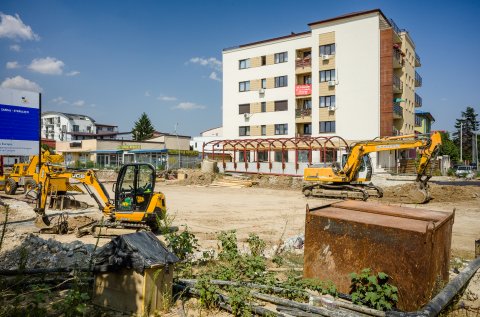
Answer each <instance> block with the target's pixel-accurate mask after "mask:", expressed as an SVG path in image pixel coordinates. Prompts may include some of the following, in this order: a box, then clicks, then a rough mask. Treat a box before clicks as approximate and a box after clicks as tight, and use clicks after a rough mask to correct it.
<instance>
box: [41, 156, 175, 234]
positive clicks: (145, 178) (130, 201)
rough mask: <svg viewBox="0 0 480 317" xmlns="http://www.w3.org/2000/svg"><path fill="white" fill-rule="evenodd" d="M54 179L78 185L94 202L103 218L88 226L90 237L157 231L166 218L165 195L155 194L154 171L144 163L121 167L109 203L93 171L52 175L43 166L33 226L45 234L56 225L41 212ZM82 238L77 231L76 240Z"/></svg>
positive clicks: (106, 192) (55, 173)
mask: <svg viewBox="0 0 480 317" xmlns="http://www.w3.org/2000/svg"><path fill="white" fill-rule="evenodd" d="M58 178H67V179H72V180H75V181H77V182H79V183H81V184H82V185H83V186H84V187H85V190H86V191H87V193H88V194H89V195H90V196H91V197H92V198H93V199H94V200H95V201H96V203H97V204H98V208H99V209H100V211H101V212H102V213H103V215H104V220H103V221H101V222H98V221H97V222H94V223H93V222H92V223H90V224H89V225H88V232H87V231H85V229H84V228H80V229H82V230H84V231H83V232H84V234H87V233H91V234H92V235H93V236H103V235H107V236H108V235H116V234H115V232H119V233H117V234H121V233H125V231H128V230H137V231H138V230H152V231H155V230H157V229H158V220H159V219H160V220H161V219H164V218H165V215H166V211H167V208H166V204H165V195H164V194H163V193H160V192H155V191H154V189H155V178H156V173H155V168H154V167H153V165H151V164H147V163H130V164H125V165H123V166H122V168H121V169H120V171H119V173H118V177H117V181H116V183H115V184H113V188H112V190H113V192H114V194H115V198H114V199H113V200H112V199H110V196H109V194H108V191H107V190H106V188H105V186H104V185H103V184H102V183H101V182H100V181H99V180H98V178H97V176H96V174H95V172H94V171H93V170H87V171H73V172H70V171H61V172H58V173H57V172H55V171H52V170H51V169H49V168H48V164H44V165H43V166H42V168H41V170H40V173H39V183H38V187H37V191H38V192H37V195H38V196H37V198H38V200H39V202H38V203H37V208H35V213H36V214H37V218H36V220H35V226H36V227H37V228H40V229H42V230H46V231H48V229H49V228H52V227H53V226H55V225H56V224H55V223H54V222H52V221H51V220H50V219H49V218H48V217H47V215H46V213H45V209H46V204H47V198H48V195H49V188H50V187H51V186H50V183H52V182H54V181H55V179H58ZM78 235H82V234H79V232H78V231H77V236H78Z"/></svg>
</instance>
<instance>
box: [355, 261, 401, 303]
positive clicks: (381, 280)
mask: <svg viewBox="0 0 480 317" xmlns="http://www.w3.org/2000/svg"><path fill="white" fill-rule="evenodd" d="M350 278H351V285H350V294H351V295H352V301H353V303H355V304H363V305H366V306H368V307H371V308H375V309H378V310H392V309H393V308H395V307H396V305H397V302H398V289H397V288H396V287H395V286H393V285H391V284H388V283H387V281H388V279H389V278H390V277H389V276H388V275H387V274H385V273H383V272H380V273H378V274H377V275H375V274H372V271H371V270H370V269H368V268H367V269H363V270H362V272H361V273H360V274H356V273H351V274H350Z"/></svg>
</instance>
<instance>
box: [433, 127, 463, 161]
mask: <svg viewBox="0 0 480 317" xmlns="http://www.w3.org/2000/svg"><path fill="white" fill-rule="evenodd" d="M440 135H441V136H442V146H441V147H440V151H439V152H438V155H449V156H450V160H451V161H452V162H458V160H459V158H460V150H459V149H458V147H457V146H456V145H455V143H454V142H453V141H452V140H451V139H450V133H448V132H440Z"/></svg>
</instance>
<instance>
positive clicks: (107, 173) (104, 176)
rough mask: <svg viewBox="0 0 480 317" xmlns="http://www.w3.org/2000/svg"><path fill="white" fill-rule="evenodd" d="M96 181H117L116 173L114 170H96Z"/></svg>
mask: <svg viewBox="0 0 480 317" xmlns="http://www.w3.org/2000/svg"><path fill="white" fill-rule="evenodd" d="M95 174H96V175H97V177H98V179H99V180H100V181H102V182H108V181H115V180H116V179H117V174H118V173H117V172H116V171H115V170H98V171H96V172H95Z"/></svg>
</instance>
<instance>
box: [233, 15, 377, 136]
mask: <svg viewBox="0 0 480 317" xmlns="http://www.w3.org/2000/svg"><path fill="white" fill-rule="evenodd" d="M327 32H335V45H336V54H335V59H336V60H335V63H336V67H335V70H336V74H337V79H336V87H335V90H336V91H335V95H336V103H337V107H336V110H335V116H336V131H335V133H322V134H320V133H319V120H312V136H320V135H322V136H330V135H340V136H342V137H343V138H345V139H348V140H362V139H369V138H374V137H377V136H379V134H380V115H379V114H380V79H379V76H380V62H379V61H380V55H379V54H380V53H379V52H380V48H379V45H380V33H379V32H380V29H379V16H378V14H374V13H372V14H370V15H365V16H360V17H356V18H350V19H347V20H344V21H342V23H338V22H332V23H331V24H321V25H319V26H318V27H316V26H313V27H312V30H311V32H310V33H308V34H305V35H299V36H295V37H289V38H286V39H281V40H278V41H273V42H266V43H260V44H257V45H251V46H250V45H249V46H247V47H244V48H235V49H231V50H226V51H224V52H223V92H224V93H223V127H224V137H225V138H226V139H238V138H242V137H241V136H239V128H238V127H239V126H246V125H268V124H280V123H288V134H287V135H283V136H282V137H294V136H295V124H296V123H295V102H296V101H295V100H296V97H295V77H296V73H295V56H296V50H298V49H302V48H307V47H311V52H312V72H311V74H312V95H311V98H312V118H318V117H319V114H318V111H319V69H318V66H317V67H315V65H318V64H319V62H320V54H319V43H318V38H319V35H320V34H321V33H327ZM284 51H287V52H288V62H286V63H279V64H273V65H266V66H262V67H254V68H247V69H239V68H238V63H239V60H243V59H248V58H253V57H256V56H263V55H269V54H275V53H280V52H284ZM283 75H287V76H288V86H287V87H282V88H272V89H266V90H265V93H264V96H263V97H261V98H259V92H258V91H257V90H255V91H248V92H239V89H238V83H239V82H242V81H248V80H252V79H259V78H269V77H276V76H283ZM285 99H286V100H288V111H278V112H265V113H255V114H250V115H249V116H248V117H249V118H247V119H246V118H245V116H244V115H240V114H238V106H239V105H240V104H244V103H252V102H258V101H264V100H285ZM245 138H249V137H245Z"/></svg>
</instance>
